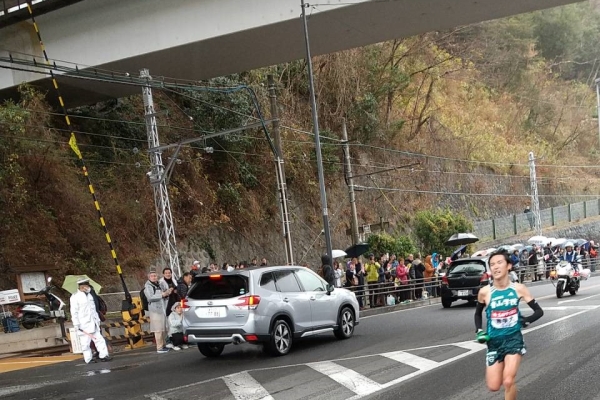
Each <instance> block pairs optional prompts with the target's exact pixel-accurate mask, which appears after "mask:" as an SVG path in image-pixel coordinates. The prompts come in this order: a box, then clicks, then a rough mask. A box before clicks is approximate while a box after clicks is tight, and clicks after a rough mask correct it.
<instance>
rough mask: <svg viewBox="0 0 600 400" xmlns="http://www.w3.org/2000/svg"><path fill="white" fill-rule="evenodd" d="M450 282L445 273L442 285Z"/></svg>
mask: <svg viewBox="0 0 600 400" xmlns="http://www.w3.org/2000/svg"><path fill="white" fill-rule="evenodd" d="M448 284H450V282H448V276H447V275H444V276H442V285H448Z"/></svg>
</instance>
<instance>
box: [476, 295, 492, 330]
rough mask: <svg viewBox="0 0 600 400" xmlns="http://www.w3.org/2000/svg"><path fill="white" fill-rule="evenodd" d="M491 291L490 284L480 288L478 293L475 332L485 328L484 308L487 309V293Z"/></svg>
mask: <svg viewBox="0 0 600 400" xmlns="http://www.w3.org/2000/svg"><path fill="white" fill-rule="evenodd" d="M488 292H489V286H484V287H482V288H481V289H480V290H479V293H478V294H477V306H476V307H475V332H479V331H481V330H483V315H482V314H483V310H484V309H485V302H486V298H487V294H488Z"/></svg>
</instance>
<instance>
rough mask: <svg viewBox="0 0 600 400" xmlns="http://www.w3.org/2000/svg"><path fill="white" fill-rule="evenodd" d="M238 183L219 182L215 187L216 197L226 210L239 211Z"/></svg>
mask: <svg viewBox="0 0 600 400" xmlns="http://www.w3.org/2000/svg"><path fill="white" fill-rule="evenodd" d="M239 186H240V185H239V184H231V183H229V182H227V183H219V187H218V189H217V198H218V199H219V201H220V202H221V204H222V205H223V207H225V208H226V209H227V210H230V211H239V210H240V209H241V206H242V195H241V194H240V191H239Z"/></svg>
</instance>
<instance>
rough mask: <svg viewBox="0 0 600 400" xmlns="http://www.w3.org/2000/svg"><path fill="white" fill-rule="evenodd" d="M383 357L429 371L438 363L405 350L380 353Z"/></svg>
mask: <svg viewBox="0 0 600 400" xmlns="http://www.w3.org/2000/svg"><path fill="white" fill-rule="evenodd" d="M381 355H382V356H384V357H387V358H391V359H392V360H394V361H398V362H400V363H402V364H406V365H410V366H411V367H413V368H416V369H419V370H421V371H429V370H430V369H434V368H436V367H438V366H439V363H438V362H436V361H433V360H430V359H428V358H423V357H419V356H415V355H414V354H410V353H407V352H405V351H393V352H391V353H383V354H381Z"/></svg>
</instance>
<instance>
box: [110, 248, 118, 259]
mask: <svg viewBox="0 0 600 400" xmlns="http://www.w3.org/2000/svg"><path fill="white" fill-rule="evenodd" d="M110 254H112V256H113V258H117V253H115V250H114V249H113V250H111V251H110Z"/></svg>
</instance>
